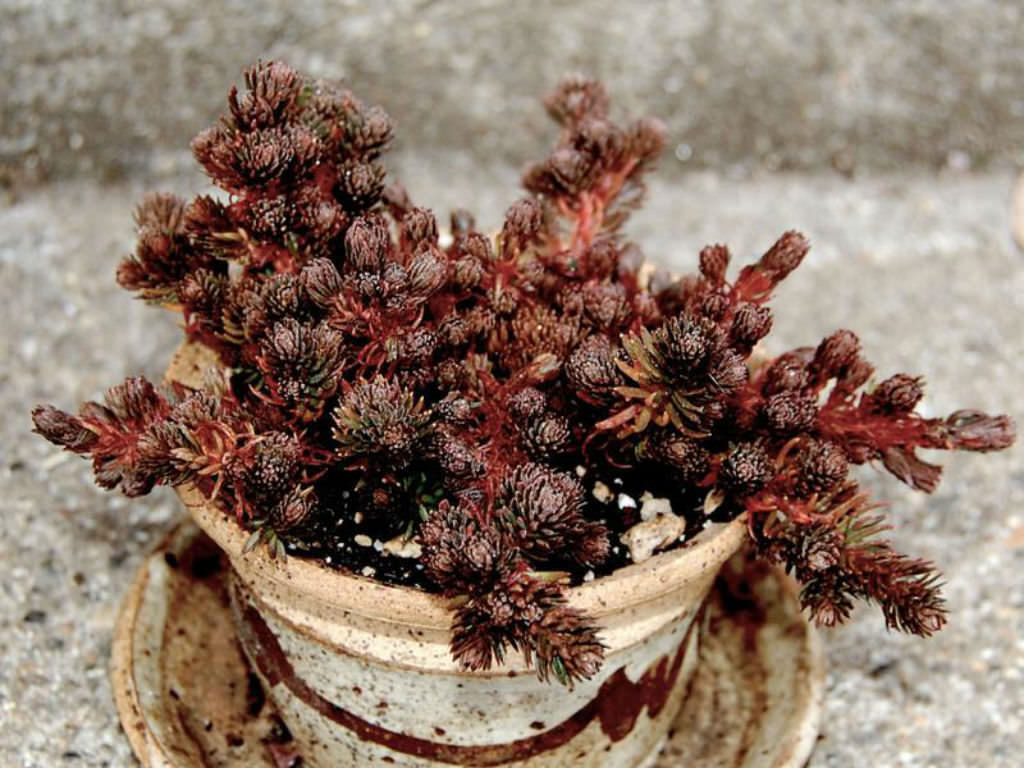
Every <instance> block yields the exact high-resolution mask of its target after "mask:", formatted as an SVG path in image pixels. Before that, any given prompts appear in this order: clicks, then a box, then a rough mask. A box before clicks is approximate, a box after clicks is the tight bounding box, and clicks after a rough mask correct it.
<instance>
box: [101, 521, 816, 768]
mask: <svg viewBox="0 0 1024 768" xmlns="http://www.w3.org/2000/svg"><path fill="white" fill-rule="evenodd" d="M227 575H228V572H227V563H226V560H225V558H223V557H222V556H221V554H220V553H219V551H218V550H217V548H216V546H215V545H214V544H213V543H212V542H211V541H210V540H209V539H207V538H206V536H205V535H204V534H203V533H202V532H201V531H200V530H199V529H198V528H197V527H196V526H195V525H194V524H193V523H191V522H190V521H188V520H185V521H182V522H181V523H179V524H178V525H177V526H176V527H175V528H174V529H173V530H171V531H170V532H169V533H168V534H167V536H166V537H165V538H164V539H163V541H161V542H160V544H159V545H158V546H157V547H156V548H155V549H154V551H153V553H152V554H151V555H150V556H149V557H148V558H147V559H146V561H145V563H144V564H143V565H142V567H141V568H140V569H139V573H138V576H137V578H136V581H135V584H134V585H133V587H132V589H131V591H130V592H129V594H128V596H127V597H126V598H125V602H124V605H123V606H122V609H121V615H120V617H119V619H118V623H117V629H116V632H115V637H114V646H113V658H112V676H113V687H114V694H115V698H116V703H117V709H118V713H119V714H120V717H121V724H122V726H123V728H124V731H125V733H126V735H127V736H128V739H129V741H130V742H131V744H132V747H133V748H134V750H135V753H136V755H137V756H138V758H139V760H140V761H141V762H142V764H143V765H144V766H146V767H147V768H199V767H200V766H203V768H242V767H243V766H245V768H261V767H262V766H266V767H267V768H282V767H283V766H287V765H288V764H289V762H290V761H291V760H292V759H293V757H294V754H293V751H292V750H291V749H290V747H289V744H288V743H287V742H286V741H285V739H286V735H284V732H283V730H282V728H281V726H280V723H279V721H278V720H277V716H276V714H275V713H274V711H273V705H272V704H271V703H270V702H269V701H268V700H266V699H265V697H264V695H263V691H262V689H261V688H260V684H259V681H258V679H257V678H256V676H255V675H253V674H252V673H251V672H250V670H249V668H248V665H247V663H246V661H245V659H244V657H243V655H242V651H241V649H240V648H239V646H238V643H237V641H236V640H235V633H234V628H233V626H232V623H231V611H230V608H229V606H228V595H227ZM703 620H704V621H705V622H706V626H705V631H704V633H703V634H702V638H701V648H700V654H701V656H700V664H699V666H698V668H697V672H696V674H695V677H694V679H693V681H692V683H691V689H690V692H689V695H688V697H687V699H686V703H685V705H684V707H683V711H682V712H681V713H680V714H679V716H678V717H677V718H676V721H675V723H674V725H673V729H672V731H671V733H670V735H669V739H668V742H667V743H666V745H665V747H664V748H663V749H662V751H661V754H660V755H659V756H658V758H657V759H656V760H655V762H654V763H653V764H652V766H651V768H678V767H679V766H687V768H799V767H800V766H802V765H803V764H804V763H805V762H806V760H807V758H808V756H809V755H810V752H811V749H812V748H813V747H814V743H815V740H816V738H817V734H818V725H819V716H820V712H821V695H822V688H823V677H824V674H823V662H822V651H821V647H820V645H819V641H818V638H817V636H816V635H815V633H814V631H813V630H812V629H811V628H810V627H809V626H808V625H807V622H806V620H805V619H804V618H803V616H802V615H801V614H800V610H799V605H798V603H797V588H796V586H795V584H794V583H793V582H792V581H791V580H790V579H789V578H788V577H786V576H785V575H784V574H782V573H781V572H780V571H778V570H776V569H772V568H767V567H764V566H760V565H757V564H754V563H750V562H748V561H747V560H746V559H745V558H744V557H743V556H737V557H735V558H733V560H732V561H730V563H728V564H727V566H726V568H725V569H723V572H722V574H721V576H720V577H719V579H718V581H717V582H716V585H715V587H714V588H713V590H712V594H711V596H710V598H709V603H708V606H707V610H706V611H705V614H704V618H703ZM296 764H298V763H296Z"/></svg>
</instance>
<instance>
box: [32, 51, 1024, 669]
mask: <svg viewBox="0 0 1024 768" xmlns="http://www.w3.org/2000/svg"><path fill="white" fill-rule="evenodd" d="M245 81H246V82H245V84H246V87H245V90H244V92H242V93H239V92H238V91H237V90H236V89H234V88H232V90H231V92H230V95H229V97H228V106H229V109H228V111H227V113H225V115H224V116H223V118H222V119H221V120H220V122H218V123H217V124H216V125H215V126H214V127H212V128H210V129H208V130H206V131H204V132H203V133H201V134H200V135H199V136H198V137H197V138H196V139H195V141H194V142H193V145H192V148H193V151H194V154H195V157H196V159H197V160H198V161H199V163H200V164H201V165H202V166H203V168H204V169H205V170H206V172H207V173H208V174H209V176H210V178H211V179H212V180H213V182H214V183H216V184H217V185H218V186H219V187H220V188H221V189H223V190H224V192H225V193H226V195H224V196H222V197H211V196H201V197H197V198H195V199H194V200H192V201H190V202H187V201H185V200H180V199H178V198H176V197H174V196H171V195H154V196H151V197H148V198H146V199H145V200H144V201H143V202H142V204H141V205H140V206H139V208H138V211H137V213H136V222H137V225H138V246H137V248H136V250H135V252H134V254H133V255H131V256H129V257H128V258H127V259H125V260H124V262H123V263H122V264H121V266H120V268H119V269H118V272H117V278H118V281H119V282H120V283H121V285H122V286H124V287H125V288H126V289H128V290H130V291H133V292H135V293H136V294H137V295H138V296H139V297H141V298H143V299H145V300H147V301H149V302H152V303H154V304H159V305H163V306H166V307H171V308H174V309H177V310H180V311H181V313H182V315H183V317H184V326H185V333H186V335H187V337H188V339H189V340H190V341H191V342H193V343H197V344H201V345H205V346H206V347H208V348H210V349H211V350H213V351H214V352H215V353H216V355H217V356H219V359H220V362H221V366H220V367H219V368H217V369H216V370H214V371H210V372H209V374H208V377H207V380H208V384H207V385H206V387H205V388H204V389H202V390H190V389H187V388H186V387H184V386H183V385H180V384H169V385H167V386H165V387H163V388H159V387H156V386H154V385H153V384H151V383H150V382H148V381H146V380H145V379H141V378H133V379H129V380H127V381H126V382H124V383H123V384H120V385H118V386H116V387H114V388H113V389H111V390H110V391H109V392H108V393H107V396H106V398H105V400H104V402H102V403H96V402H90V403H86V404H85V405H83V406H82V407H81V409H80V410H79V412H78V414H77V415H72V414H69V413H65V412H63V411H60V410H58V409H56V408H53V407H52V406H41V407H39V408H37V409H36V410H35V412H34V413H33V417H34V420H35V425H36V430H37V431H38V432H39V433H40V434H42V435H43V436H44V437H46V438H47V439H49V440H50V441H52V442H54V443H56V444H58V445H61V446H64V447H65V448H67V449H68V450H70V451H74V452H76V453H80V454H83V455H87V456H91V457H92V461H93V466H94V469H95V473H96V481H97V482H98V483H99V484H100V485H101V486H103V487H104V488H120V490H121V491H122V492H124V493H125V494H127V495H129V496H135V495H139V494H143V493H147V492H148V491H150V490H151V489H152V488H153V487H154V486H156V485H161V484H171V485H177V484H184V483H189V484H193V485H195V486H197V487H198V488H199V489H200V490H202V491H203V492H204V493H205V494H206V495H207V496H208V498H209V499H210V500H211V501H213V502H216V503H217V504H219V505H221V507H222V508H223V509H224V511H225V512H226V513H229V514H232V515H234V516H235V517H236V518H237V521H238V524H239V525H241V526H243V527H245V528H246V529H249V530H251V531H252V532H253V535H252V537H251V539H250V541H251V542H253V543H254V544H259V542H261V541H262V542H265V543H266V544H267V545H268V546H270V548H271V553H276V554H278V555H283V554H284V553H285V552H286V551H288V552H298V553H307V554H308V552H309V551H310V549H315V548H307V549H304V547H303V544H304V543H307V544H308V543H309V542H311V541H312V540H314V539H317V538H318V537H323V535H324V533H323V532H324V531H327V530H335V529H344V530H347V531H350V532H351V531H358V532H361V533H364V534H369V535H370V536H371V537H374V538H378V539H385V538H389V537H394V536H396V535H405V536H407V537H415V538H416V539H417V540H418V542H419V543H420V545H421V548H422V554H421V555H420V556H419V557H420V561H419V565H420V566H421V569H422V573H423V578H424V581H425V584H426V586H427V587H428V588H431V589H434V590H436V591H439V592H441V593H444V594H445V595H448V596H451V597H453V598H458V599H457V600H456V602H455V603H454V604H455V605H456V606H457V609H456V614H455V615H456V619H455V626H454V628H453V639H452V652H453V654H454V655H455V657H456V658H457V659H458V660H459V661H460V662H461V663H463V664H464V665H465V666H467V667H469V668H472V669H487V668H489V667H490V666H491V665H492V664H494V663H495V662H496V661H500V660H501V659H502V658H503V657H504V655H505V654H506V653H507V652H509V650H515V651H518V652H520V653H522V654H524V655H525V657H526V659H527V660H528V661H531V662H532V663H533V664H534V666H535V668H536V670H537V672H538V674H539V675H540V677H541V678H544V679H547V678H548V677H555V678H557V679H559V680H561V681H563V682H567V683H571V682H572V681H573V680H577V679H581V678H586V677H589V676H591V675H593V674H594V673H595V672H596V671H597V669H598V668H599V666H600V664H601V660H602V644H601V641H600V639H599V628H598V627H597V626H595V625H594V623H593V622H592V621H591V620H590V619H588V617H587V616H585V615H583V614H581V613H580V612H579V611H577V610H576V609H574V608H573V607H571V606H570V605H569V604H568V603H567V602H566V600H565V587H566V585H567V584H569V583H574V582H576V581H578V580H580V579H582V578H583V576H584V574H586V573H587V571H589V570H592V569H593V570H596V572H597V573H598V574H601V573H605V572H607V571H608V570H609V569H611V568H613V567H616V566H617V565H622V564H623V563H622V561H621V560H615V559H614V558H615V554H614V553H615V552H616V550H617V547H616V546H615V539H616V537H617V536H618V535H620V534H622V533H623V532H624V531H625V530H626V529H627V528H628V527H629V526H630V525H632V524H633V523H635V522H636V509H635V508H634V507H630V506H628V505H617V504H601V503H599V502H598V501H595V499H594V494H593V493H592V490H593V489H594V488H596V486H592V484H593V482H594V481H595V480H600V481H604V480H607V481H608V482H613V480H621V478H623V477H626V478H628V479H629V482H630V483H632V490H633V491H636V492H637V497H639V494H640V493H642V492H643V491H644V490H652V491H653V490H655V489H658V490H660V491H661V492H663V493H664V492H666V491H665V489H666V488H667V489H669V490H668V491H667V492H668V493H669V494H670V495H672V496H673V504H674V511H675V512H676V513H677V514H679V515H682V516H684V517H686V518H687V520H688V521H689V522H690V523H692V524H693V525H691V528H692V527H694V526H696V527H698V528H699V527H700V525H702V524H703V523H704V522H706V521H707V519H709V518H713V519H715V520H727V519H731V518H735V517H737V516H741V515H742V516H745V517H746V520H747V525H748V528H749V532H750V537H751V540H752V544H753V547H754V549H755V550H756V552H758V553H759V554H760V555H761V556H762V557H764V558H767V559H768V560H770V561H772V562H776V563H781V564H782V565H784V566H785V567H786V568H787V569H788V570H789V571H791V572H792V573H794V574H795V575H796V576H797V578H798V579H800V581H802V583H803V585H804V586H803V592H802V600H803V603H804V605H805V606H806V608H807V609H808V610H809V612H810V613H811V614H812V615H813V617H814V618H816V619H817V620H818V621H819V622H822V623H824V624H832V623H835V622H838V621H842V620H843V619H844V618H846V617H847V616H848V614H849V612H850V610H851V607H852V601H853V600H854V599H858V598H859V599H866V600H870V601H874V602H877V603H878V604H879V605H880V606H881V608H882V612H883V614H884V617H885V621H886V623H887V624H888V625H889V626H890V627H894V628H897V629H901V630H905V631H908V632H914V633H918V634H924V635H927V634H929V633H931V632H933V631H935V630H937V629H939V628H940V627H941V626H942V624H943V623H944V621H945V610H944V604H943V601H942V598H941V596H940V594H939V591H938V582H937V575H936V573H935V571H934V569H933V566H932V565H931V564H930V563H928V562H925V561H922V560H917V559H912V558H910V557H907V556H905V555H902V554H900V553H898V552H896V551H894V550H893V549H892V548H891V547H890V545H889V543H888V542H887V541H886V540H885V539H884V538H883V537H882V533H883V531H884V530H885V525H884V523H883V519H882V518H881V517H880V516H879V515H878V513H877V512H876V510H877V505H876V504H874V503H873V502H872V501H871V500H870V499H869V498H868V496H867V495H866V494H865V493H864V492H863V491H862V490H861V489H860V488H859V486H858V484H857V482H856V480H855V479H854V478H853V477H852V476H851V467H852V466H854V465H858V464H864V463H867V462H874V463H879V464H880V465H881V466H883V467H884V468H886V469H887V470H889V471H890V472H891V473H892V474H894V475H895V476H896V477H897V478H899V479H900V480H902V481H904V482H905V483H907V484H909V485H911V486H912V487H914V488H917V489H920V490H923V491H926V492H930V491H933V490H934V489H935V487H936V484H937V483H938V480H939V474H940V470H939V468H938V467H936V466H934V465H932V464H929V463H927V462H925V461H923V460H922V459H921V458H919V457H918V456H917V453H916V452H917V450H918V449H921V448H924V449H932V448H943V449H966V450H972V451H990V450H997V449H1001V448H1005V447H1006V446H1008V445H1010V443H1011V442H1012V441H1013V439H1014V425H1013V423H1012V421H1011V420H1010V419H1009V418H1007V417H1005V416H988V415H985V414H982V413H979V412H976V411H958V412H956V413H954V414H952V415H951V416H949V417H946V418H926V417H924V416H922V415H920V414H918V413H916V412H915V410H914V409H915V408H916V407H917V405H918V403H919V402H920V400H921V397H922V382H921V379H919V378H914V377H911V376H907V375H903V374H900V375H896V376H892V377H890V378H887V379H885V380H883V381H881V382H880V383H878V384H877V385H876V384H873V383H872V376H873V368H872V366H871V365H870V364H869V363H868V362H867V361H866V360H865V359H864V357H863V355H862V352H861V347H860V344H859V342H858V339H857V337H856V336H855V335H854V334H853V333H851V332H850V331H846V330H840V331H837V332H836V333H834V334H832V335H831V336H829V337H828V338H826V339H825V340H824V341H822V342H821V344H820V345H819V346H818V347H817V348H813V347H806V348H800V349H796V350H793V351H791V352H787V353H785V354H783V355H781V356H779V357H777V358H775V359H773V360H768V361H767V362H765V363H763V364H761V365H759V366H753V365H751V360H750V358H751V354H752V351H753V349H754V347H755V345H757V344H758V343H759V342H760V341H761V340H762V339H763V338H764V337H765V336H766V335H768V333H769V331H770V330H771V326H772V313H771V310H770V309H769V308H768V307H767V306H766V303H767V301H768V300H769V299H770V298H771V295H772V292H773V290H774V289H775V287H776V286H777V285H778V283H779V282H780V281H781V280H783V279H784V278H785V277H786V276H787V275H788V274H789V273H790V272H792V271H793V270H794V269H795V268H796V267H797V266H798V265H799V264H800V262H801V261H802V259H803V258H804V257H805V255H806V254H807V251H808V247H809V246H808V242H807V240H806V239H805V238H804V237H803V236H802V235H800V234H798V233H796V232H787V233H786V234H784V235H783V236H782V237H781V238H780V239H779V240H778V241H777V242H776V243H775V244H774V245H772V246H771V247H770V248H768V250H767V251H766V252H765V253H764V255H763V256H762V257H761V258H760V259H759V260H758V261H756V262H755V263H753V264H749V265H746V266H744V267H742V268H741V269H740V270H739V271H738V273H737V274H736V276H735V277H734V278H733V279H731V280H730V278H729V271H730V262H731V257H730V253H729V250H728V249H727V248H726V247H725V246H722V245H713V246H709V247H707V248H705V249H704V250H703V251H701V253H700V255H699V260H698V264H699V269H698V271H697V273H696V274H693V275H691V276H686V277H683V278H681V279H678V280H674V281H672V280H665V279H661V278H660V277H659V278H658V279H653V280H652V279H649V275H648V274H647V270H644V269H641V265H642V263H643V260H642V259H641V258H638V257H637V255H638V251H637V248H636V246H634V245H631V244H628V243H626V242H625V241H624V239H623V237H622V235H621V227H622V225H623V223H624V222H625V220H626V218H627V216H628V215H629V213H630V211H631V210H632V209H634V208H635V207H636V206H637V205H639V204H640V202H641V201H642V198H643V194H644V184H643V178H644V175H645V173H646V172H647V171H648V170H649V169H650V168H651V165H652V163H653V161H654V160H655V158H656V157H657V156H658V154H659V152H660V151H661V149H662V144H663V130H662V128H661V127H660V125H659V124H658V123H657V122H655V121H652V120H641V121H638V122H635V123H631V124H628V125H622V124H619V123H617V122H614V121H613V120H612V119H611V118H610V117H609V111H608V99H607V96H606V94H605V91H604V89H603V88H602V87H601V85H600V84H599V83H596V82H593V81H590V80H585V79H582V78H570V79H567V80H566V81H565V82H564V83H563V84H562V85H561V86H559V87H558V89H556V90H555V91H554V92H553V93H552V94H551V95H550V96H549V97H548V99H547V101H546V104H547V108H548V111H549V112H550V113H551V116H552V117H553V118H554V119H555V121H556V122H557V123H558V125H559V126H560V128H561V133H560V136H559V138H558V142H557V144H556V146H555V147H554V149H553V150H552V151H551V153H550V154H549V155H548V157H547V158H546V159H545V160H543V161H542V162H540V163H538V164H536V165H534V166H533V167H531V168H530V169H529V170H528V171H527V172H526V174H525V176H524V185H525V187H526V190H527V192H528V195H527V197H525V198H524V199H522V200H520V201H519V202H516V203H515V204H513V205H512V206H511V207H510V208H509V209H508V212H507V214H506V217H505V221H504V225H503V226H502V228H501V230H500V231H499V232H498V233H497V234H496V235H495V236H494V237H488V236H486V235H484V234H482V233H480V232H478V231H477V230H476V229H475V224H474V219H473V217H472V216H471V215H470V214H469V213H467V212H466V211H462V210H459V211H456V212H454V213H453V214H452V217H451V236H450V239H446V240H442V239H440V238H439V235H438V225H437V222H436V220H435V218H434V215H433V214H432V213H431V212H430V211H428V210H426V209H424V208H420V207H416V206H414V205H413V204H412V203H411V202H410V200H409V198H408V195H407V194H406V193H405V191H404V190H403V189H402V188H401V187H400V186H398V185H395V184H392V185H390V186H388V185H387V184H386V179H385V172H384V170H383V168H382V166H381V165H379V163H378V160H379V157H380V155H381V154H382V153H383V152H384V151H385V150H386V149H387V147H388V144H389V142H390V140H391V136H392V124H391V120H390V118H389V117H388V116H387V115H386V114H385V113H384V111H383V110H382V109H381V108H380V107H367V106H365V105H363V104H362V103H361V102H360V101H359V100H358V99H357V98H356V97H355V96H354V95H353V94H352V93H351V92H349V91H348V90H346V89H344V88H343V87H341V86H340V85H337V84H335V83H329V82H321V81H311V80H307V79H305V78H303V77H302V76H300V75H299V74H298V73H297V72H295V71H294V70H292V69H291V68H289V67H287V66H286V65H283V64H280V63H270V64H258V65H257V66H255V67H253V68H252V69H250V70H249V71H248V72H247V73H246V76H245ZM584 481H585V482H586V484H584ZM361 538H365V536H363V537H361ZM317 551H319V552H320V553H321V554H323V553H324V551H325V550H324V548H323V547H322V546H321V547H320V548H319V550H317ZM385 556H386V555H384V554H381V557H385ZM602 569H603V570H602ZM377 577H378V578H387V575H386V572H385V573H384V574H383V575H378V576H377Z"/></svg>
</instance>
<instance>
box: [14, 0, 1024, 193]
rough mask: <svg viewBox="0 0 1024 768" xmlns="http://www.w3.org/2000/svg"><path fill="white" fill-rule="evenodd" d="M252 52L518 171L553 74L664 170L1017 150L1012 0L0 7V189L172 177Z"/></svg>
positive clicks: (858, 164) (417, 139)
mask: <svg viewBox="0 0 1024 768" xmlns="http://www.w3.org/2000/svg"><path fill="white" fill-rule="evenodd" d="M258 57H264V58H266V57H283V58H285V59H286V60H288V61H290V62H292V63H293V64H294V65H295V66H297V67H301V68H302V69H303V70H305V71H309V72H312V73H313V74H316V75H321V76H345V77H347V78H349V79H350V80H351V81H352V82H353V83H356V84H358V85H359V90H360V93H363V94H365V96H366V98H367V99H369V100H374V101H377V102H380V103H383V104H384V105H385V106H386V107H388V108H389V109H393V110H394V111H395V113H396V114H397V115H398V116H399V117H400V119H401V122H402V132H403V136H404V139H403V141H405V142H407V143H409V144H410V145H423V146H427V147H430V148H431V149H432V150H437V149H445V148H448V149H450V148H458V147H461V146H464V145H466V144H467V143H471V144H473V145H474V146H476V147H478V150H479V152H480V155H481V156H482V157H486V156H489V157H494V156H499V157H501V158H503V159H506V160H511V161H513V162H514V163H515V164H516V165H518V164H521V163H522V162H523V160H524V159H525V158H526V155H524V152H525V151H527V149H528V147H529V146H530V144H529V142H523V141H522V137H523V134H524V131H525V133H526V134H528V135H529V136H532V137H536V135H537V134H538V132H539V131H542V130H546V126H545V125H544V119H543V117H542V114H541V112H540V110H539V109H538V108H537V106H536V102H535V98H536V96H537V94H538V93H540V92H542V91H544V90H546V89H547V88H550V87H551V86H552V84H553V83H554V82H555V81H556V80H557V79H558V78H559V77H560V76H561V75H562V74H563V73H564V72H566V71H568V70H585V71H589V72H591V73H594V74H597V75H600V76H602V77H605V78H606V79H607V80H608V81H609V84H610V85H611V87H612V90H613V92H614V93H616V95H617V96H619V97H620V98H621V101H622V103H623V104H624V105H625V106H627V107H628V108H630V109H632V110H651V111H652V112H653V113H655V114H657V115H659V116H661V117H663V118H664V119H665V120H667V122H668V123H669V126H670V127H671V129H672V132H673V135H674V136H676V137H677V144H678V152H679V156H680V157H681V158H683V159H684V160H685V163H680V165H679V168H683V167H685V166H697V167H718V166H721V165H723V164H732V163H741V164H745V165H761V166H763V167H767V168H783V169H786V168H788V169H793V168H811V169H813V168H821V167H828V166H829V165H834V166H836V167H838V168H840V169H843V170H844V171H852V170H855V169H858V168H864V167H868V168H878V169H884V168H891V167H893V166H898V165H902V164H904V163H907V162H912V163H915V164H921V165H927V166H930V167H940V166H943V165H945V164H947V163H949V164H953V165H957V166H962V165H970V164H974V165H980V166H990V165H992V164H1000V163H1003V164H1005V163H1007V162H1011V161H1014V160H1015V159H1016V160H1017V161H1021V157H1022V152H1024V91H1022V89H1021V79H1022V77H1024V8H1022V6H1021V4H1020V2H1019V0H858V2H843V0H714V1H713V2H711V1H710V0H637V1H636V2H630V3H622V2H618V0H586V1H585V2H583V1H580V0H575V1H571V2H570V1H567V0H554V1H552V0H517V2H500V1H499V0H431V1H429V2H427V1H425V0H387V2H382V1H380V0H347V2H344V3H339V2H335V1H334V0H294V1H292V2H280V0H223V1H222V2H214V3H210V2H207V1H206V0H161V2H155V0H91V1H90V2H87V3H83V2H81V0H3V2H0V71H2V72H4V73H5V80H6V82H5V84H4V88H3V89H2V90H0V175H2V173H3V172H5V173H6V174H7V175H8V176H12V177H19V178H20V177H29V178H32V177H40V176H47V175H51V176H52V175H54V174H56V175H60V174H63V173H65V172H67V171H69V170H77V171H81V170H86V171H88V172H90V173H94V174H101V175H104V174H120V173H132V172H137V171H138V170H139V169H140V168H145V167H148V166H151V165H153V164H156V165H174V164H176V163H179V162H180V161H181V158H182V153H181V152H180V150H181V149H182V148H183V147H185V146H186V145H187V142H188V140H189V139H190V138H191V137H192V135H193V134H194V133H195V131H196V126H197V125H199V124H202V123H204V122H206V121H209V120H210V119H212V118H213V117H215V116H216V115H217V113H218V112H219V110H220V105H221V103H222V99H223V96H224V93H225V91H226V83H228V82H230V81H233V80H235V79H236V78H237V77H238V75H239V72H240V71H241V69H242V68H243V67H245V66H248V65H249V64H250V63H251V62H253V61H254V60H255V59H256V58H258ZM1022 162H1024V161H1022Z"/></svg>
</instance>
